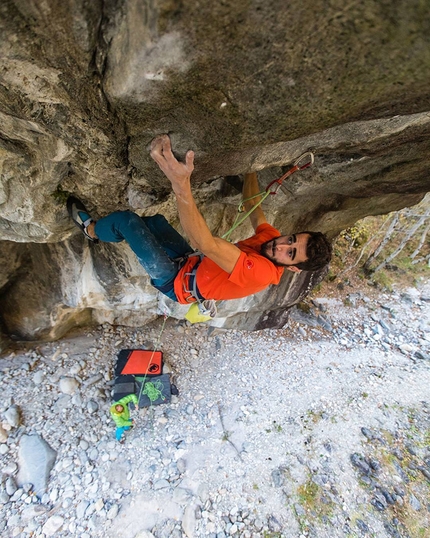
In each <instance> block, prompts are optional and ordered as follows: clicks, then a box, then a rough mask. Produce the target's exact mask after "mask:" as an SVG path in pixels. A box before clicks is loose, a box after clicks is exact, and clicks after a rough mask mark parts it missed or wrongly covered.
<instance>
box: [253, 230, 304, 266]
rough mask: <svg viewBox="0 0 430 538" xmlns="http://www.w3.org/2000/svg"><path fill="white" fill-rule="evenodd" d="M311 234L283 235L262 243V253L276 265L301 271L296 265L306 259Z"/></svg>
mask: <svg viewBox="0 0 430 538" xmlns="http://www.w3.org/2000/svg"><path fill="white" fill-rule="evenodd" d="M309 237H310V236H309V234H292V235H281V237H275V239H270V241H266V242H265V243H263V244H262V245H261V254H262V255H263V256H265V257H266V258H268V259H269V260H270V261H272V262H273V263H274V264H275V265H281V266H285V267H286V268H287V269H289V270H290V271H300V269H297V267H294V266H295V265H296V264H297V263H301V262H304V261H306V260H307V259H308V258H307V256H306V246H307V244H308V240H309Z"/></svg>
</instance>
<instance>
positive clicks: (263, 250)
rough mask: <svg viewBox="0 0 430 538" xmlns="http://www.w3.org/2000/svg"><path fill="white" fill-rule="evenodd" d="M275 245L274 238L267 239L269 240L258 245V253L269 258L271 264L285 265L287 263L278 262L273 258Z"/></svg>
mask: <svg viewBox="0 0 430 538" xmlns="http://www.w3.org/2000/svg"><path fill="white" fill-rule="evenodd" d="M275 247H276V238H275V239H269V241H266V242H265V243H263V244H262V245H261V246H260V254H261V255H262V256H264V257H265V258H267V259H268V260H270V261H271V262H272V263H273V265H276V266H277V267H287V266H288V265H287V264H286V263H279V262H278V261H276V259H275Z"/></svg>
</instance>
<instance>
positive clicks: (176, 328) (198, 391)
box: [0, 281, 430, 538]
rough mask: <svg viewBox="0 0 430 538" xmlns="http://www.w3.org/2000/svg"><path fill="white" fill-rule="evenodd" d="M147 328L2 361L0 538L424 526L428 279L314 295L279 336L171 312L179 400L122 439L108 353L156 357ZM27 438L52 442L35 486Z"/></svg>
mask: <svg viewBox="0 0 430 538" xmlns="http://www.w3.org/2000/svg"><path fill="white" fill-rule="evenodd" d="M161 327H162V320H159V321H157V322H155V323H154V324H153V325H151V326H147V327H144V328H143V329H139V330H136V329H128V328H124V327H111V326H108V325H106V326H103V327H99V328H97V329H95V330H92V331H91V332H86V333H85V334H80V335H76V336H74V337H69V338H67V339H65V340H62V341H60V342H56V343H50V344H41V345H38V346H36V347H33V348H30V347H27V348H26V349H24V348H21V349H16V350H15V351H14V352H11V353H9V354H6V355H5V356H4V357H3V358H1V359H0V371H1V380H0V390H1V393H2V399H1V404H0V419H1V424H2V427H1V428H0V441H1V443H0V457H1V460H0V463H1V469H2V482H1V492H0V515H1V516H2V517H1V518H0V531H1V536H2V537H3V536H4V537H5V538H6V537H15V536H19V537H23V538H27V537H34V536H40V537H45V536H55V537H72V536H73V537H80V538H92V537H94V538H97V537H102V536H103V537H107V538H152V537H155V538H167V537H174V538H180V537H185V536H186V537H188V538H192V537H196V538H198V537H206V536H208V537H211V538H223V537H227V536H236V537H244V538H251V537H255V538H258V537H259V538H263V537H266V538H268V537H272V538H274V537H288V538H290V537H291V538H299V537H318V538H326V537H327V538H329V537H330V538H336V537H361V536H374V537H378V538H391V537H394V538H397V537H402V538H406V537H410V538H418V537H423V538H425V537H427V536H430V414H429V413H430V407H429V405H430V404H429V394H430V391H429V387H430V284H429V282H426V281H422V282H421V284H420V287H419V288H414V289H408V290H403V291H402V292H399V291H398V292H393V293H385V294H378V293H376V292H375V291H374V290H370V289H369V293H367V292H366V290H364V291H358V292H356V291H355V290H352V289H350V290H349V291H348V290H343V291H342V292H339V291H338V290H337V291H336V292H329V291H327V290H325V291H324V290H323V291H322V292H320V293H319V294H318V297H317V296H315V297H314V299H313V300H312V301H311V300H309V301H308V302H307V307H304V308H301V309H296V310H295V311H294V312H293V314H292V316H291V320H290V322H289V323H288V326H286V327H285V328H284V329H282V330H265V331H260V332H253V333H249V332H245V331H221V330H219V329H211V328H208V327H207V326H205V325H200V326H192V327H190V326H188V325H187V324H185V323H184V322H177V321H176V320H173V319H172V320H171V319H169V320H167V323H166V325H165V329H164V332H163V335H162V338H161V348H162V349H163V352H164V358H165V362H166V371H170V372H171V379H172V381H173V382H174V383H175V385H176V386H177V387H178V389H179V396H172V402H171V403H170V404H166V405H159V406H153V407H151V408H144V409H140V410H139V411H134V412H133V413H134V415H133V416H134V418H135V427H134V429H132V430H131V431H130V432H128V433H127V436H126V438H125V442H124V444H119V443H117V442H116V441H115V439H114V424H113V422H112V421H111V419H110V416H109V406H110V404H111V392H112V384H113V366H114V362H115V357H116V354H117V352H118V351H119V350H120V349H122V348H142V347H143V348H146V349H153V347H154V346H156V344H157V342H158V339H159V335H160V330H161ZM29 438H30V439H32V440H34V439H36V438H37V439H38V440H40V441H41V440H42V439H43V440H44V441H46V443H47V444H48V445H49V447H50V448H51V449H53V450H54V451H56V455H55V456H56V458H55V463H54V465H53V468H52V470H51V472H50V474H49V479H48V481H47V488H46V491H45V492H43V491H36V493H37V494H35V490H36V489H37V488H36V487H35V485H34V484H31V483H29V481H28V477H27V478H26V475H25V473H23V469H25V468H26V466H27V467H28V466H31V465H34V464H35V462H34V460H36V467H38V468H39V472H41V471H40V469H42V468H43V465H42V463H43V462H44V459H43V458H45V459H46V457H45V456H43V457H42V456H41V455H40V454H36V452H35V451H34V450H33V451H32V450H24V445H25V442H27V441H28V439H29ZM41 442H42V441H41ZM49 447H48V449H47V450H48V453H49ZM38 458H39V459H38ZM42 460H43V462H42ZM42 474H43V473H42ZM42 482H43V477H42Z"/></svg>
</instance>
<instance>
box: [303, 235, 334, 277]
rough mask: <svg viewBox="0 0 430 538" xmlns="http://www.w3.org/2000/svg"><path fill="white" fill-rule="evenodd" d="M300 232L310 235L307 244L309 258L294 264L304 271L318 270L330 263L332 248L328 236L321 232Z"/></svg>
mask: <svg viewBox="0 0 430 538" xmlns="http://www.w3.org/2000/svg"><path fill="white" fill-rule="evenodd" d="M300 233H301V234H308V235H309V236H310V237H309V239H308V243H307V245H306V256H307V258H308V259H307V260H306V261H304V262H300V263H295V264H294V265H295V266H296V267H297V268H298V269H301V270H302V271H317V270H318V269H322V268H323V267H325V266H326V265H327V264H328V263H330V260H331V253H332V248H331V244H330V241H329V240H328V239H327V237H326V236H325V235H324V234H323V233H321V232H300Z"/></svg>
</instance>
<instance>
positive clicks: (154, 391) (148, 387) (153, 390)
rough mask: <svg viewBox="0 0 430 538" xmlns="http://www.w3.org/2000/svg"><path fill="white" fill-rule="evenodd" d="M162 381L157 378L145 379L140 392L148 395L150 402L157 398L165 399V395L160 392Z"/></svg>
mask: <svg viewBox="0 0 430 538" xmlns="http://www.w3.org/2000/svg"><path fill="white" fill-rule="evenodd" d="M162 389H163V383H162V382H161V381H160V380H159V379H157V380H156V381H147V382H146V383H145V388H144V389H143V392H142V394H145V395H146V396H148V398H149V400H150V402H151V403H152V402H155V401H156V400H158V399H161V400H165V399H166V397H165V396H164V395H163V393H162Z"/></svg>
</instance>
